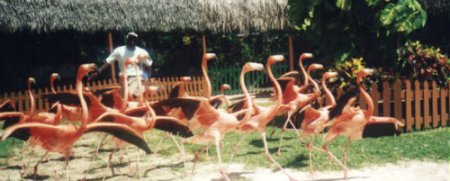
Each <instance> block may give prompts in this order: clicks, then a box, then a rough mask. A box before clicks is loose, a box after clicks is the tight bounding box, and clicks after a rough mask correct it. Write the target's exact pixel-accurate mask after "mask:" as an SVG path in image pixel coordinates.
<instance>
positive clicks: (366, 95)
mask: <svg viewBox="0 0 450 181" xmlns="http://www.w3.org/2000/svg"><path fill="white" fill-rule="evenodd" d="M361 81H362V78H361V77H360V76H358V77H356V83H357V84H358V87H359V92H360V93H361V95H362V96H363V98H364V99H365V100H366V102H367V115H366V116H372V115H373V110H374V106H373V100H372V98H371V97H370V95H369V93H367V92H366V90H364V86H363V85H362V83H361Z"/></svg>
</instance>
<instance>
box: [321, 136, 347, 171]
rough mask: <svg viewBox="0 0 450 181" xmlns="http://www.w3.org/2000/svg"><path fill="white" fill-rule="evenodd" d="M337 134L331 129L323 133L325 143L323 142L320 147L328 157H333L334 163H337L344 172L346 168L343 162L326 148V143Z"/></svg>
mask: <svg viewBox="0 0 450 181" xmlns="http://www.w3.org/2000/svg"><path fill="white" fill-rule="evenodd" d="M337 136H338V134H336V133H334V132H333V130H330V131H329V132H328V133H327V134H326V135H325V143H324V144H323V146H322V149H323V151H324V152H325V153H326V154H327V155H328V157H330V158H332V159H334V161H336V163H338V164H339V165H340V166H341V167H342V169H343V170H344V172H345V170H347V167H346V166H345V165H344V164H342V162H341V161H340V160H339V159H337V158H336V156H334V154H333V153H331V152H330V151H329V150H328V144H330V142H331V141H333V140H334V139H335V138H336V137H337Z"/></svg>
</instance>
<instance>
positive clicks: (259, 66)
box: [246, 62, 264, 71]
mask: <svg viewBox="0 0 450 181" xmlns="http://www.w3.org/2000/svg"><path fill="white" fill-rule="evenodd" d="M246 65H248V66H249V67H250V69H251V71H253V70H257V71H262V70H264V65H263V64H260V63H254V62H249V63H247V64H246Z"/></svg>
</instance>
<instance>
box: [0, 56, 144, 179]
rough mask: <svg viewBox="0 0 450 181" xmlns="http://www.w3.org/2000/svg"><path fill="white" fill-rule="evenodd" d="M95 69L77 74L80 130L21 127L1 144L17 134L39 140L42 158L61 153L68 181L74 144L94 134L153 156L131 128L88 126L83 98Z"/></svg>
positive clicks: (39, 125)
mask: <svg viewBox="0 0 450 181" xmlns="http://www.w3.org/2000/svg"><path fill="white" fill-rule="evenodd" d="M94 68H95V64H83V65H80V66H79V68H78V71H77V79H76V90H77V94H78V97H79V101H80V104H81V108H82V119H81V125H80V126H79V127H78V128H75V127H73V126H69V125H58V126H54V125H48V124H43V123H21V124H16V125H14V126H11V127H9V128H8V129H6V130H5V132H4V135H3V136H2V140H5V139H6V138H8V137H9V136H10V135H11V134H14V133H15V132H17V131H27V132H28V133H29V134H30V138H34V140H36V142H35V144H37V145H39V146H40V147H42V148H43V149H45V150H46V153H45V154H44V156H43V158H44V157H45V156H46V155H47V154H48V153H49V152H59V153H62V154H63V155H64V159H65V164H66V177H67V180H69V170H68V161H69V156H70V155H71V152H72V145H73V144H75V142H76V141H78V140H79V138H80V137H81V136H82V135H83V134H84V133H88V132H93V131H101V132H106V133H109V134H112V135H114V136H115V137H117V138H119V139H122V140H124V141H127V142H129V143H131V144H134V145H136V146H137V147H139V148H140V149H143V150H144V151H146V152H147V153H150V149H149V148H148V146H147V144H146V143H145V141H144V140H143V138H142V137H140V136H139V134H138V133H136V131H134V130H133V129H131V128H129V127H128V126H125V125H120V124H116V123H92V124H87V122H88V121H89V112H88V108H87V104H86V101H85V99H84V96H83V83H82V78H83V77H84V76H85V75H86V74H87V73H88V72H91V71H93V70H94ZM39 162H40V161H38V162H37V164H36V165H35V167H34V175H35V178H36V174H37V169H38V165H39Z"/></svg>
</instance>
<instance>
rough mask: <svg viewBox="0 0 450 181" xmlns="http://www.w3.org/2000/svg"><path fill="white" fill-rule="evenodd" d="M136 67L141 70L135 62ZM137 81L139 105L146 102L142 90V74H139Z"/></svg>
mask: <svg viewBox="0 0 450 181" xmlns="http://www.w3.org/2000/svg"><path fill="white" fill-rule="evenodd" d="M133 66H134V68H135V69H136V71H137V72H139V67H138V66H137V65H136V64H133ZM137 83H138V94H139V95H138V101H139V105H143V104H144V93H143V92H142V79H141V75H137Z"/></svg>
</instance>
